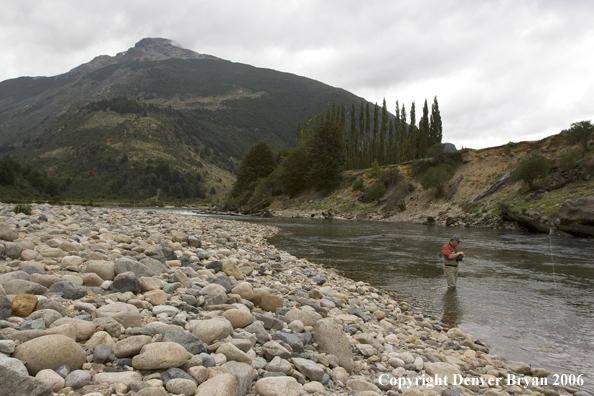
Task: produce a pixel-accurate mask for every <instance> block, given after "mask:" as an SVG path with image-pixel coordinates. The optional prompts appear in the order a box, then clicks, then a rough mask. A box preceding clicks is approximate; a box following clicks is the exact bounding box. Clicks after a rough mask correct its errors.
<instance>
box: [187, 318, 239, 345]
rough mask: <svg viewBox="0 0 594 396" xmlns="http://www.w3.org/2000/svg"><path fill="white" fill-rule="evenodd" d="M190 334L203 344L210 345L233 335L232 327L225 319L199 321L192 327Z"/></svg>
mask: <svg viewBox="0 0 594 396" xmlns="http://www.w3.org/2000/svg"><path fill="white" fill-rule="evenodd" d="M192 333H193V334H194V335H195V336H197V337H198V338H200V340H202V342H204V343H205V344H211V343H212V342H213V341H215V340H220V339H223V338H225V337H228V336H230V335H231V334H233V325H232V324H231V322H229V321H228V320H227V319H225V318H221V317H217V318H213V319H207V320H200V321H198V323H196V324H195V325H194V328H193V330H192Z"/></svg>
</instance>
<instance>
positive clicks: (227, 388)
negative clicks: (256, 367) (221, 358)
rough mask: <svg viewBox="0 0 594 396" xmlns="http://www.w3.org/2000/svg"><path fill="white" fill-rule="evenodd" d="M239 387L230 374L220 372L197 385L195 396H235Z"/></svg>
mask: <svg viewBox="0 0 594 396" xmlns="http://www.w3.org/2000/svg"><path fill="white" fill-rule="evenodd" d="M238 394H239V387H238V384H237V380H236V379H235V377H234V376H233V375H232V374H220V375H217V376H216V377H214V378H211V379H209V380H207V381H206V382H203V383H202V384H200V386H198V389H197V390H196V393H195V396H237V395H238Z"/></svg>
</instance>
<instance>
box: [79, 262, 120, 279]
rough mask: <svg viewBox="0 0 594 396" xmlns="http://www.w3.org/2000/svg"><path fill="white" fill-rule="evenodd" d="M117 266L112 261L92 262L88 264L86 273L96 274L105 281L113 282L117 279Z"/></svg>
mask: <svg viewBox="0 0 594 396" xmlns="http://www.w3.org/2000/svg"><path fill="white" fill-rule="evenodd" d="M114 266H115V264H114V263H112V262H110V261H101V260H91V261H88V262H87V268H86V269H85V272H87V273H94V274H97V275H99V276H100V277H101V279H103V280H113V278H114V277H115V269H114Z"/></svg>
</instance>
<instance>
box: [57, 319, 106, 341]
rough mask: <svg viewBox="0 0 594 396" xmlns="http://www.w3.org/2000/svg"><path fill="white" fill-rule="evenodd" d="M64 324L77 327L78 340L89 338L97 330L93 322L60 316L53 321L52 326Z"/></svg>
mask: <svg viewBox="0 0 594 396" xmlns="http://www.w3.org/2000/svg"><path fill="white" fill-rule="evenodd" d="M64 324H71V325H73V326H74V327H75V328H76V340H77V341H85V340H88V339H89V337H91V335H93V333H94V332H95V325H94V324H93V322H89V321H87V320H81V319H74V318H59V319H57V320H55V321H54V322H53V323H52V325H51V326H50V328H53V327H57V326H60V325H64Z"/></svg>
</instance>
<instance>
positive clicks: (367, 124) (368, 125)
mask: <svg viewBox="0 0 594 396" xmlns="http://www.w3.org/2000/svg"><path fill="white" fill-rule="evenodd" d="M370 136H371V117H370V116H369V102H367V103H366V105H365V140H364V141H365V161H364V162H363V167H364V168H367V167H368V166H369V165H370V164H371V160H370V147H369V141H370Z"/></svg>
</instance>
